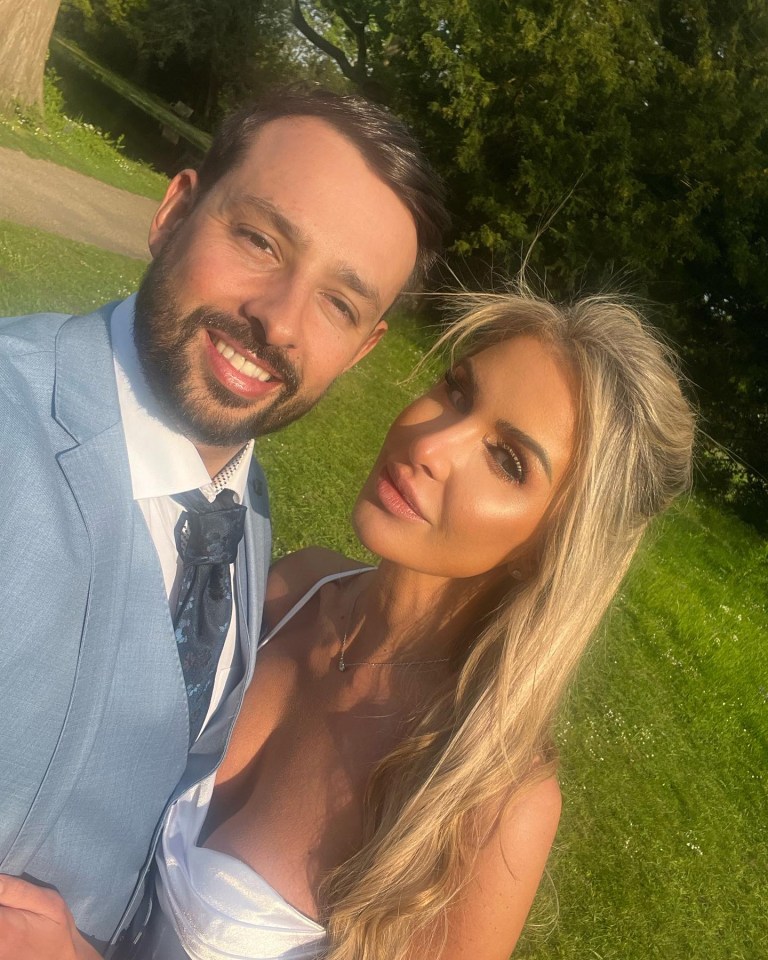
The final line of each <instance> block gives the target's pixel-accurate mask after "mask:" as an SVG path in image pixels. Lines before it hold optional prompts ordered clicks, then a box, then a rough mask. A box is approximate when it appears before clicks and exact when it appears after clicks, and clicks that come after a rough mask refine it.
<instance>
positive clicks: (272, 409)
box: [135, 117, 417, 446]
mask: <svg viewBox="0 0 768 960" xmlns="http://www.w3.org/2000/svg"><path fill="white" fill-rule="evenodd" d="M195 185H196V177H195V174H194V172H193V171H184V172H183V173H181V174H179V175H178V176H177V177H176V178H175V179H174V180H173V181H172V183H171V185H170V186H169V189H168V193H167V194H166V197H165V200H164V201H163V204H162V205H161V207H160V209H159V210H158V212H157V214H156V216H155V220H154V221H153V224H152V228H151V231H150V248H151V250H152V253H153V255H154V257H155V259H154V262H153V263H152V264H151V265H150V268H149V270H148V271H147V275H146V277H145V278H144V281H143V283H142V285H141V289H140V291H139V296H138V299H137V303H136V325H135V336H136V344H137V348H138V351H139V356H140V358H141V361H142V366H143V368H144V371H145V374H146V376H147V379H148V380H149V382H150V385H151V387H152V388H153V390H154V392H155V394H156V396H157V397H158V400H159V401H160V402H161V403H162V404H163V406H164V408H165V412H166V414H167V415H168V416H169V418H170V419H171V420H172V421H173V422H174V423H175V424H176V425H177V426H178V427H179V428H180V429H182V431H183V432H184V433H185V434H186V435H187V436H189V437H190V439H192V440H193V441H195V442H198V443H202V444H210V445H215V446H230V445H239V444H242V443H244V442H245V441H246V440H248V439H249V438H250V437H252V436H257V435H259V434H263V433H267V432H269V431H270V430H274V429H277V428H278V427H281V426H284V425H285V424H287V423H290V422H291V421H292V420H295V419H296V418H297V417H299V416H301V415H302V414H303V413H304V412H306V411H307V410H308V409H309V408H310V407H311V406H313V404H315V403H316V402H317V400H318V399H319V398H320V397H321V396H322V394H323V393H324V392H325V390H327V388H328V387H329V386H330V384H331V383H332V382H333V381H334V379H335V378H336V377H337V376H338V375H339V374H340V373H342V372H343V371H345V370H347V369H348V368H349V367H351V366H352V365H353V364H354V363H356V362H357V361H358V360H359V359H360V358H361V357H363V356H364V355H365V354H366V353H367V352H368V351H369V350H370V349H371V348H372V347H373V346H374V345H375V344H376V343H377V341H378V340H379V338H380V337H381V335H382V334H383V332H384V330H385V329H386V324H385V322H384V321H383V320H381V316H382V314H383V313H384V311H385V310H386V309H387V308H388V307H389V306H390V305H391V303H392V302H393V301H394V299H395V297H396V296H397V294H398V293H399V292H400V290H401V289H402V287H403V286H404V285H405V283H406V281H407V279H408V277H409V276H410V274H411V271H412V270H413V267H414V263H415V260H416V252H417V240H416V227H415V224H414V221H413V218H412V216H411V214H410V213H409V211H408V209H407V208H406V207H405V205H404V204H403V203H402V202H401V201H400V200H399V199H398V197H397V196H396V195H395V194H394V193H393V191H392V190H391V189H390V188H389V187H388V186H386V184H384V183H383V181H381V180H380V179H379V177H378V176H377V175H376V174H375V173H373V172H372V171H371V170H370V169H369V168H368V166H367V165H366V163H365V161H364V159H363V157H362V156H361V154H360V153H359V152H358V150H357V148H356V147H354V146H353V145H352V144H351V143H350V142H349V141H348V140H346V139H345V138H344V137H343V136H341V135H340V134H339V133H337V132H336V131H335V130H334V129H333V128H332V127H330V126H329V125H328V124H326V123H325V122H324V121H321V120H318V119H315V118H311V117H298V118H286V119H281V120H275V121H273V122H271V123H269V124H267V125H266V126H265V127H263V128H262V130H261V131H260V132H259V133H258V134H257V135H256V138H255V139H254V141H253V143H252V144H251V145H250V147H249V149H248V151H247V153H246V154H245V156H244V158H243V160H242V161H241V163H240V164H239V165H238V166H237V167H236V168H234V169H233V170H231V171H230V172H229V173H228V174H226V175H225V176H224V177H223V178H222V179H221V180H220V181H218V182H217V183H216V185H215V186H214V187H213V188H212V189H211V190H210V191H209V192H208V193H207V194H206V195H205V196H203V197H201V198H200V199H199V200H198V201H197V202H193V201H194V199H195V197H194V195H195Z"/></svg>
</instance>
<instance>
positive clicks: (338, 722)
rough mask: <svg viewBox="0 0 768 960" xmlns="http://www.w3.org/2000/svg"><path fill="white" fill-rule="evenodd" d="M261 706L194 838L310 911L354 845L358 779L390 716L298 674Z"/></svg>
mask: <svg viewBox="0 0 768 960" xmlns="http://www.w3.org/2000/svg"><path fill="white" fill-rule="evenodd" d="M334 679H335V678H334ZM272 689H274V684H272ZM253 694H254V695H256V694H258V689H254V690H253ZM253 699H254V698H252V701H253ZM255 700H256V701H258V697H257V696H256V697H255ZM264 707H265V710H264V713H263V716H261V717H255V718H253V717H252V718H251V722H250V723H248V725H247V735H248V737H249V738H250V745H251V748H252V757H251V759H250V761H249V762H248V763H247V764H245V765H243V767H242V769H241V770H240V772H239V773H238V774H237V775H236V776H233V777H231V778H230V779H228V780H227V781H226V782H224V783H222V784H220V785H217V788H216V791H215V793H214V799H213V802H212V805H211V810H210V813H209V816H208V820H207V821H206V825H205V827H204V831H203V836H202V838H201V842H204V844H205V846H208V847H212V848H214V849H217V850H220V851H221V852H223V853H227V854H229V855H230V856H234V857H237V858H238V859H239V860H242V861H243V862H245V863H247V864H248V865H249V866H250V867H251V868H252V869H254V870H255V871H256V872H257V873H259V874H260V875H261V876H262V877H264V879H265V880H267V882H268V883H270V884H271V885H272V886H273V887H274V888H275V889H276V890H278V891H279V892H280V893H281V895H282V896H283V897H284V899H286V900H287V901H288V902H289V903H291V904H293V905H294V906H296V907H298V909H300V910H302V911H303V912H305V913H308V914H309V915H311V916H316V915H317V890H318V885H319V883H320V880H321V879H322V877H323V876H324V875H325V874H326V873H327V872H328V871H329V870H330V869H332V868H333V867H335V866H337V865H338V864H339V863H341V862H343V861H344V860H346V859H347V858H348V857H350V856H351V855H352V854H353V853H354V852H355V851H356V850H357V849H358V848H359V846H360V843H361V836H362V807H363V797H364V793H365V788H366V785H367V783H368V780H369V778H370V775H371V772H372V770H373V769H374V767H375V765H376V764H377V763H378V761H379V760H380V759H381V758H382V757H383V756H384V755H385V754H386V753H387V752H388V751H389V750H390V749H391V748H392V746H394V744H395V742H396V740H397V737H398V729H399V721H398V718H397V716H395V714H394V712H393V711H392V710H391V709H390V708H388V707H387V706H385V705H382V704H381V703H379V704H377V703H373V702H366V701H365V700H364V699H363V700H361V701H359V702H356V703H353V704H344V703H343V702H342V703H340V702H339V701H338V699H337V698H334V697H332V696H331V697H329V696H327V695H326V694H325V691H323V690H322V689H307V688H306V687H305V686H304V685H303V684H302V683H301V682H296V683H295V684H294V685H293V688H292V690H291V691H290V696H289V697H288V700H287V701H285V700H283V702H282V705H281V709H280V710H275V702H274V700H273V701H271V702H270V700H269V698H266V700H265V703H264Z"/></svg>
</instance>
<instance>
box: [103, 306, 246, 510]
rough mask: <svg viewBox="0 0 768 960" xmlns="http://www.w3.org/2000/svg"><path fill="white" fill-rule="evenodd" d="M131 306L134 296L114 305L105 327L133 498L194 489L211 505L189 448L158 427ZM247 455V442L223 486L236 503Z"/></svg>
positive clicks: (201, 469) (203, 473)
mask: <svg viewBox="0 0 768 960" xmlns="http://www.w3.org/2000/svg"><path fill="white" fill-rule="evenodd" d="M135 302H136V295H135V294H134V295H133V296H130V297H128V299H127V300H124V301H123V302H122V303H119V304H118V305H117V306H116V307H115V309H114V310H113V312H112V318H111V321H110V330H111V334H112V352H113V359H114V364H115V379H116V381H117V398H118V403H119V405H120V415H121V417H122V422H123V431H124V433H125V442H126V446H127V448H128V464H129V467H130V471H131V486H132V490H133V498H134V500H144V499H147V498H149V497H164V496H172V495H173V494H175V493H183V492H184V491H185V490H194V489H195V488H199V489H200V490H202V492H203V493H204V494H205V495H206V496H207V497H208V498H209V499H211V500H212V499H213V497H214V496H215V493H216V491H215V489H214V484H213V481H212V480H211V478H210V476H209V474H208V471H207V470H206V468H205V464H204V463H203V461H202V460H201V458H200V454H199V453H198V452H197V450H196V448H195V445H194V444H193V443H192V441H191V440H189V439H188V438H187V437H185V436H184V435H183V434H181V433H179V432H178V431H176V430H174V429H173V428H172V427H170V426H168V424H167V423H165V422H164V421H163V419H162V417H161V414H160V411H159V410H158V405H157V401H156V400H155V398H154V396H153V395H152V392H151V390H150V388H149V384H148V383H147V381H146V379H145V378H144V373H143V371H142V369H141V362H140V361H139V355H138V352H137V350H136V344H135V343H134V339H133V318H134V305H135ZM252 451H253V440H251V441H249V443H248V445H247V448H246V451H245V455H244V456H242V457H241V459H240V461H239V463H238V465H237V467H236V469H235V470H233V471H232V475H231V477H229V479H228V480H227V483H226V486H227V487H228V488H229V489H230V490H233V491H234V492H235V493H236V494H237V496H238V500H239V501H242V500H243V498H244V496H245V487H246V484H247V481H248V469H249V466H250V460H251V456H250V455H251V453H252ZM225 469H226V468H225Z"/></svg>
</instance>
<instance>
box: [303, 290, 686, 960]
mask: <svg viewBox="0 0 768 960" xmlns="http://www.w3.org/2000/svg"><path fill="white" fill-rule="evenodd" d="M462 304H463V308H464V314H463V316H461V317H460V318H459V319H458V320H456V322H455V323H454V324H453V325H452V326H451V327H450V328H449V329H448V331H447V332H446V333H445V334H444V336H443V337H442V338H441V339H440V341H439V343H438V344H437V347H436V349H441V348H446V347H448V348H450V350H451V353H452V355H455V356H459V357H461V356H470V355H472V354H474V353H477V352H479V351H480V350H483V349H485V348H486V347H489V346H491V345H493V344H495V343H499V342H501V341H505V340H509V339H511V338H513V337H516V336H520V335H528V336H534V337H536V338H538V339H539V340H540V341H542V342H543V343H544V344H548V345H551V347H552V349H553V350H555V351H557V353H558V354H559V356H561V357H562V358H563V359H564V360H565V362H566V363H567V364H569V365H570V367H571V370H572V372H573V374H574V378H575V382H576V389H577V392H578V412H577V428H576V438H575V443H574V451H575V452H574V456H573V458H572V462H571V465H570V467H569V470H568V472H567V475H566V477H565V478H564V480H563V482H562V483H561V484H560V487H559V489H558V490H557V491H556V493H555V499H554V501H553V503H552V505H551V508H550V510H549V512H548V516H547V517H546V518H545V521H544V526H543V535H542V536H541V537H540V538H539V544H538V548H537V556H536V563H535V573H534V574H533V576H532V577H531V578H530V579H528V580H527V581H525V582H524V583H522V584H516V585H514V586H513V587H511V588H510V591H509V594H508V596H507V597H506V598H505V599H504V600H503V601H502V602H501V604H500V606H498V607H497V609H496V611H495V613H494V614H493V615H492V616H490V617H489V618H488V619H487V620H486V622H485V624H484V625H483V626H482V627H481V628H480V629H479V630H478V635H477V637H476V638H474V639H473V642H472V643H471V644H469V645H468V649H467V651H466V654H465V656H464V657H463V660H462V662H461V663H460V664H459V665H458V670H457V674H454V676H453V678H452V682H451V683H450V685H449V686H446V688H445V689H443V690H442V691H441V692H440V693H439V694H438V695H437V696H436V698H435V700H434V701H433V702H432V703H431V704H430V705H429V706H428V708H427V709H426V712H425V714H424V715H423V716H422V717H420V718H419V720H418V722H417V723H416V724H415V726H414V728H413V730H412V732H411V735H410V736H408V737H407V738H406V739H405V740H404V741H403V742H402V743H401V744H400V746H398V747H397V749H395V750H394V751H393V752H392V753H391V754H390V755H389V756H387V757H386V758H385V759H384V760H383V761H382V762H381V763H380V764H379V766H378V767H377V769H376V771H375V773H374V775H373V777H372V779H371V782H370V784H369V788H368V792H367V797H366V810H365V834H364V844H363V846H362V848H361V850H360V851H359V852H358V853H357V854H356V855H355V856H353V857H352V858H351V859H349V860H348V861H347V862H345V863H344V864H342V865H341V866H340V867H338V868H337V869H336V870H334V871H333V872H332V874H331V875H330V876H329V877H328V878H326V880H325V882H324V884H323V889H322V898H323V902H324V904H325V909H326V911H327V921H328V929H329V943H330V946H329V949H328V953H327V955H326V957H327V960H401V958H403V957H405V956H407V954H408V950H409V949H411V948H412V945H413V944H414V943H420V944H422V945H423V944H424V943H425V942H429V941H430V940H432V941H433V942H434V949H433V950H431V951H430V953H431V955H436V954H437V953H439V944H440V942H441V941H442V939H443V937H444V935H445V929H444V927H445V917H446V909H447V907H449V906H450V904H451V903H452V902H453V901H454V900H455V898H456V897H457V895H458V894H459V893H460V891H461V889H462V886H463V885H464V884H465V883H466V882H467V881H468V879H469V877H470V875H471V869H472V862H473V858H474V856H475V854H476V853H477V850H478V848H479V846H480V844H481V842H482V835H483V830H484V829H485V828H487V826H488V817H487V812H488V811H489V810H496V811H497V812H498V811H500V810H501V809H502V808H503V807H504V805H505V804H506V803H508V802H510V801H511V800H513V799H514V797H516V796H517V795H519V793H520V792H521V791H523V790H525V789H526V788H528V787H530V785H531V784H532V783H534V782H536V781H538V780H539V779H541V778H543V777H545V776H547V775H549V774H551V772H552V771H553V769H554V765H555V759H554V756H555V755H554V751H553V748H552V726H553V722H554V719H555V716H556V711H557V709H558V706H559V704H560V703H561V700H562V698H563V694H564V692H565V690H566V687H567V684H568V681H569V679H570V678H571V676H572V675H573V672H574V670H575V668H576V666H577V664H578V662H579V658H580V657H581V655H582V653H583V651H584V648H585V646H586V644H587V642H588V640H589V638H590V636H591V635H592V634H593V633H594V631H595V629H596V627H597V626H598V624H599V622H600V620H601V619H602V617H603V615H604V613H605V611H606V609H607V607H608V605H609V604H610V602H611V599H612V598H613V596H614V594H615V593H616V590H617V588H618V586H619V584H620V582H621V580H622V578H623V576H624V574H625V572H626V570H627V567H628V566H629V563H630V560H631V558H632V555H633V554H634V552H635V549H636V548H637V545H638V543H639V541H640V538H641V536H642V534H643V531H644V530H645V528H646V526H647V524H648V522H649V520H650V519H651V518H652V517H654V516H655V515H656V514H658V513H660V512H661V511H662V510H664V509H665V508H666V507H667V506H668V505H669V504H670V503H671V501H672V500H673V499H674V497H675V496H677V495H678V494H680V493H681V492H683V491H685V490H686V489H687V488H688V486H689V483H690V476H691V455H692V445H693V435H694V416H693V413H692V410H691V407H690V405H689V404H688V402H687V401H686V400H685V398H684V397H683V394H682V391H681V389H680V377H679V375H678V373H677V367H676V364H675V361H674V357H673V355H672V354H671V353H670V351H669V350H668V349H667V348H666V346H665V345H664V343H663V342H662V341H661V339H660V338H659V337H658V336H657V335H655V334H654V333H652V332H651V331H650V329H649V328H648V327H647V326H646V325H645V323H644V322H643V321H642V320H641V318H640V317H639V316H638V314H637V313H636V312H635V311H634V310H633V309H631V308H630V307H628V306H626V305H624V304H622V303H620V302H617V301H615V300H611V299H608V298H606V297H591V298H587V299H583V300H580V301H578V302H576V303H573V304H571V305H569V306H555V305H554V304H552V303H550V302H549V301H547V300H544V299H541V298H538V297H535V296H533V295H531V294H529V293H527V292H525V291H523V292H520V293H516V294H491V295H477V296H471V297H468V298H463V300H462ZM483 824H485V827H483Z"/></svg>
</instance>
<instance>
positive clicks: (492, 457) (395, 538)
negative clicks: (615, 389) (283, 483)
mask: <svg viewBox="0 0 768 960" xmlns="http://www.w3.org/2000/svg"><path fill="white" fill-rule="evenodd" d="M575 419H576V400H575V386H574V383H573V378H572V376H571V373H570V371H569V369H568V367H567V366H566V364H565V363H563V361H562V359H561V358H560V357H559V356H558V354H557V353H556V352H555V351H553V350H552V348H550V347H548V346H546V345H544V344H542V343H541V342H540V341H539V340H537V339H535V338H534V337H530V336H520V337H516V338H514V339H512V340H506V341H504V342H503V343H499V344H495V345H494V346H492V347H488V348H487V349H485V350H483V351H481V352H480V353H477V354H475V355H474V356H473V357H470V358H467V359H465V360H462V361H460V362H458V363H457V364H456V366H455V367H453V368H452V369H451V370H449V371H448V373H447V374H446V376H445V378H444V379H442V380H441V381H439V382H438V383H437V384H435V386H434V387H433V388H432V389H431V390H430V391H429V393H427V394H425V395H424V396H423V397H420V398H419V399H418V400H416V401H415V402H414V403H412V404H411V405H410V406H409V407H406V409H405V410H404V411H403V412H402V413H401V414H400V416H399V417H398V418H397V419H396V420H395V422H394V423H393V424H392V426H391V427H390V430H389V433H388V434H387V437H386V440H385V441H384V446H383V447H382V450H381V453H380V454H379V457H378V459H377V461H376V464H375V466H374V468H373V471H372V472H371V474H370V476H369V477H368V480H367V481H366V483H365V486H364V487H363V490H362V492H361V493H360V496H359V497H358V500H357V503H356V504H355V509H354V513H353V523H354V526H355V530H356V531H357V534H358V536H359V537H360V540H361V541H362V542H363V543H364V544H365V545H366V546H367V547H368V548H369V549H370V550H372V551H373V552H375V553H377V554H379V556H381V557H383V558H385V559H388V560H392V561H394V562H396V563H399V564H401V565H403V566H406V567H408V568H410V569H414V570H419V571H421V572H423V573H429V574H433V575H435V576H440V577H474V576H478V575H480V574H484V573H487V572H489V571H491V570H493V569H494V568H497V567H499V566H501V565H502V564H504V563H506V562H508V561H511V562H512V565H513V567H514V566H515V565H516V564H517V563H518V562H522V563H523V564H524V556H525V550H524V549H521V548H524V545H525V544H527V543H528V542H529V541H532V539H533V535H534V533H535V532H536V528H537V526H538V525H539V523H540V521H541V519H542V517H543V516H544V513H545V511H546V509H547V507H548V505H549V503H550V501H551V500H552V497H553V494H554V492H555V490H556V488H557V485H558V483H559V481H560V480H561V478H562V476H563V474H564V473H565V471H566V469H567V467H568V463H569V461H570V458H571V454H572V443H573V433H574V424H575Z"/></svg>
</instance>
